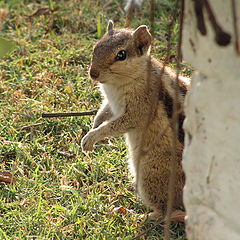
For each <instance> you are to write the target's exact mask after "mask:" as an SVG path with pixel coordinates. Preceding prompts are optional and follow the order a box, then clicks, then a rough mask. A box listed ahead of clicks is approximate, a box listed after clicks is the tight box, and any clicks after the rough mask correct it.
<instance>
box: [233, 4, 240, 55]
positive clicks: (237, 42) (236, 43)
mask: <svg viewBox="0 0 240 240" xmlns="http://www.w3.org/2000/svg"><path fill="white" fill-rule="evenodd" d="M232 15H233V27H234V35H235V49H236V53H237V54H238V55H240V48H239V47H240V46H239V38H238V27H237V13H236V3H235V0H232Z"/></svg>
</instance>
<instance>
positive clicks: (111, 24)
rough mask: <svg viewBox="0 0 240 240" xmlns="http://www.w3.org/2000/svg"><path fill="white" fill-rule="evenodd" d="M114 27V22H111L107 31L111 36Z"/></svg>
mask: <svg viewBox="0 0 240 240" xmlns="http://www.w3.org/2000/svg"><path fill="white" fill-rule="evenodd" d="M113 27H114V24H113V21H112V20H109V21H108V26H107V31H108V34H109V35H113Z"/></svg>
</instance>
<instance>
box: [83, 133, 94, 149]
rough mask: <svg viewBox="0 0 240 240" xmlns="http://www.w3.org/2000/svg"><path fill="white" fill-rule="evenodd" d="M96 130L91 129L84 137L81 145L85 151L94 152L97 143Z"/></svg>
mask: <svg viewBox="0 0 240 240" xmlns="http://www.w3.org/2000/svg"><path fill="white" fill-rule="evenodd" d="M95 142H96V141H95V131H94V130H91V131H89V132H88V133H87V135H85V136H84V137H83V138H82V141H81V146H82V150H83V152H92V151H93V149H94V143H95Z"/></svg>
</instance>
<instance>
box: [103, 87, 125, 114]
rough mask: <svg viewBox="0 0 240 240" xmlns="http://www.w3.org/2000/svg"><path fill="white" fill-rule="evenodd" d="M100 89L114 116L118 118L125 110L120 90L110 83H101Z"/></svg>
mask: <svg viewBox="0 0 240 240" xmlns="http://www.w3.org/2000/svg"><path fill="white" fill-rule="evenodd" d="M100 90H101V92H102V94H103V96H104V99H105V101H106V100H107V102H108V104H109V106H110V108H111V110H112V113H113V115H114V118H118V117H119V116H121V115H122V114H123V113H124V111H125V99H124V97H123V96H122V94H121V92H119V90H118V89H117V88H116V87H114V86H111V85H110V84H106V83H105V84H101V85H100Z"/></svg>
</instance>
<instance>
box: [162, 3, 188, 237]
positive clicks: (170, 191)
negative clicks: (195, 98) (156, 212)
mask: <svg viewBox="0 0 240 240" xmlns="http://www.w3.org/2000/svg"><path fill="white" fill-rule="evenodd" d="M176 7H177V5H176ZM183 14H184V0H182V1H181V13H180V30H179V40H178V46H177V75H176V79H175V98H174V102H173V146H172V158H171V172H170V179H169V187H168V204H167V213H166V222H165V227H164V239H165V240H169V239H170V221H171V213H172V206H173V201H174V198H175V192H174V189H175V181H176V177H175V176H176V163H175V162H176V158H177V151H176V149H177V137H178V127H179V126H178V117H179V114H178V101H177V99H178V97H179V85H178V76H179V71H180V62H181V46H182V26H183Z"/></svg>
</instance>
